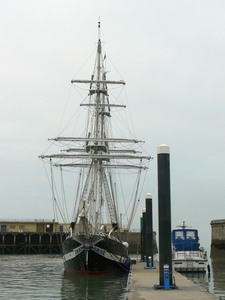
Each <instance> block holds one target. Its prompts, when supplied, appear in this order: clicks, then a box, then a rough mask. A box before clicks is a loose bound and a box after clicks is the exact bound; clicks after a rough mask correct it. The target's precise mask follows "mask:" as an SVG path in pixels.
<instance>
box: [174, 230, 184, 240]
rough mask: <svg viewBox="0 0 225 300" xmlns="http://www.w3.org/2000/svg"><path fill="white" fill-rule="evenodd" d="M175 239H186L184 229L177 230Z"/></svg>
mask: <svg viewBox="0 0 225 300" xmlns="http://www.w3.org/2000/svg"><path fill="white" fill-rule="evenodd" d="M175 239H176V240H183V239H184V233H183V231H176V232H175Z"/></svg>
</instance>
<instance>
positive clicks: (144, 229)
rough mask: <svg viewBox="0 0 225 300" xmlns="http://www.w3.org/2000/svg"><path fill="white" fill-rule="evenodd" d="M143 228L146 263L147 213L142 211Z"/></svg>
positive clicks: (144, 258)
mask: <svg viewBox="0 0 225 300" xmlns="http://www.w3.org/2000/svg"><path fill="white" fill-rule="evenodd" d="M142 228H143V261H146V211H145V209H143V211H142Z"/></svg>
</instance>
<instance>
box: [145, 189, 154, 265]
mask: <svg viewBox="0 0 225 300" xmlns="http://www.w3.org/2000/svg"><path fill="white" fill-rule="evenodd" d="M145 207H146V213H145V219H146V220H145V227H146V232H145V236H146V238H145V239H146V251H145V252H146V267H145V268H146V269H154V268H155V267H154V262H153V228H152V195H151V194H150V193H148V194H147V195H146V197H145Z"/></svg>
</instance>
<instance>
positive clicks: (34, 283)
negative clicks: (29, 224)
mask: <svg viewBox="0 0 225 300" xmlns="http://www.w3.org/2000/svg"><path fill="white" fill-rule="evenodd" d="M0 262H1V272H0V291H1V297H0V298H1V299H2V300H14V299H15V300H18V299H64V300H66V299H71V300H72V299H76V300H99V299H100V300H104V299H107V300H117V299H126V296H127V292H126V290H127V276H126V275H120V276H118V274H114V275H113V274H108V275H98V276H93V275H89V276H87V275H82V276H81V275H75V274H66V273H64V270H63V262H62V258H61V256H60V255H55V256H54V255H1V256H0ZM209 264H210V267H211V272H210V274H208V273H206V274H205V275H203V274H195V275H193V274H187V275H184V276H187V277H188V278H189V279H190V280H192V281H194V282H195V283H196V284H198V285H201V286H202V287H204V288H206V289H208V290H209V291H210V292H211V293H213V294H215V295H216V296H218V297H221V298H220V299H225V258H220V259H219V258H218V259H213V260H209Z"/></svg>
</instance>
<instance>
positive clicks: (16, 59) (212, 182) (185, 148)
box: [0, 0, 225, 248]
mask: <svg viewBox="0 0 225 300" xmlns="http://www.w3.org/2000/svg"><path fill="white" fill-rule="evenodd" d="M99 17H100V19H101V27H102V40H103V41H104V43H105V51H106V52H107V55H109V57H110V59H111V60H112V61H113V64H114V65H115V66H116V68H117V70H118V71H119V73H120V74H121V76H122V79H124V80H125V81H126V91H127V96H128V100H129V105H130V111H131V114H132V115H133V124H134V126H135V131H136V135H137V137H138V138H139V139H143V140H145V141H146V143H145V149H146V150H147V152H149V153H150V154H151V155H152V156H154V158H155V159H154V160H153V161H152V162H151V164H150V169H149V172H148V175H147V180H146V184H145V188H144V190H143V196H142V203H141V204H140V205H139V207H138V212H137V215H136V220H135V222H134V224H133V228H138V227H139V218H140V215H141V212H142V209H143V207H144V206H145V204H144V201H145V200H144V199H145V194H146V193H148V192H151V193H152V195H153V209H154V217H153V218H154V230H156V231H157V232H158V209H157V208H158V207H157V206H158V203H157V172H156V170H157V154H156V153H157V146H159V145H160V144H162V143H165V144H167V145H169V146H170V151H171V154H170V167H171V206H172V228H174V227H175V226H176V225H178V224H181V223H182V221H184V220H185V221H186V222H187V224H188V225H190V226H192V227H194V228H198V229H199V235H200V240H201V244H202V246H205V247H206V248H209V246H210V240H211V227H210V221H211V220H214V219H225V150H224V149H225V101H224V97H225V84H224V83H225V2H224V1H217V0H213V1H207V0H205V1H198V0H194V1H191V0H188V1H185V0H182V1H180V0H174V1H170V0H168V1H167V0H164V1H160V0H156V1H151V0H147V1H134V0H133V1H132V0H129V1H127V0H124V1H121V0H120V1H118V0H114V1H98V0H97V1H96V0H95V1H92V0H89V1H75V0H73V1H70V0H67V1H64V0H62V1H51V0H49V1H42V0H39V1H31V0H29V1H28V0H27V1H23V0H21V1H10V0H9V1H1V2H0V44H1V46H0V65H1V68H0V103H1V109H0V115H1V117H0V124H1V125H0V139H1V148H0V154H1V155H0V161H1V178H0V179H1V181H0V184H1V190H0V201H1V209H0V218H1V219H13V218H16V219H33V218H39V219H40V218H45V219H51V218H52V203H51V194H50V189H49V185H48V183H47V178H46V175H45V171H44V168H43V164H42V163H41V161H40V160H39V159H38V155H40V154H41V153H42V152H43V151H44V150H45V149H46V148H47V147H48V141H47V139H48V138H49V137H54V136H56V135H57V130H58V128H59V123H60V120H61V117H62V112H63V109H64V106H65V102H66V99H67V96H68V93H69V90H70V85H71V84H70V80H71V79H72V78H74V75H75V74H76V73H77V71H78V70H79V68H80V67H81V66H82V64H83V63H84V62H85V61H86V60H87V58H88V57H90V55H91V54H92V53H93V51H94V49H95V42H96V40H97V22H98V20H99ZM91 71H92V69H91V70H90V72H91ZM90 74H91V73H88V74H87V76H90ZM114 79H115V80H117V79H121V78H114Z"/></svg>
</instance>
